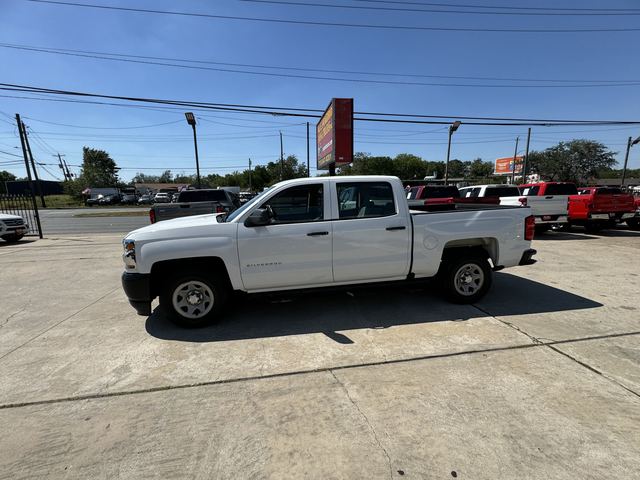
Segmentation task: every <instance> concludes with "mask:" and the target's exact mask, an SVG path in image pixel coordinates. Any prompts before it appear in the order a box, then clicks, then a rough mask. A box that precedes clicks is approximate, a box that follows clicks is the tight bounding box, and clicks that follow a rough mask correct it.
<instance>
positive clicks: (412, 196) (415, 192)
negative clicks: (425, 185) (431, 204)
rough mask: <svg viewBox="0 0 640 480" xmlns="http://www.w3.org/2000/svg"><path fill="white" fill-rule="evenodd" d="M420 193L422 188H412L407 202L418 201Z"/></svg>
mask: <svg viewBox="0 0 640 480" xmlns="http://www.w3.org/2000/svg"><path fill="white" fill-rule="evenodd" d="M419 191H420V187H411V190H409V193H407V200H416V199H417V198H418V192H419Z"/></svg>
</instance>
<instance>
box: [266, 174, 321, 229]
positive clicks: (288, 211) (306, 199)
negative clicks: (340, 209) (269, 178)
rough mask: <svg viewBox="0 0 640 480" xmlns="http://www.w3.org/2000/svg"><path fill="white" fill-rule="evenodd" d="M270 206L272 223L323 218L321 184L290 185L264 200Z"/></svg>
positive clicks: (312, 220) (313, 220)
mask: <svg viewBox="0 0 640 480" xmlns="http://www.w3.org/2000/svg"><path fill="white" fill-rule="evenodd" d="M267 205H268V206H270V207H271V209H272V210H273V214H274V222H273V223H302V222H316V221H320V220H323V219H324V214H323V208H322V207H323V198H322V184H318V185H300V186H298V187H290V188H287V189H286V190H283V191H282V192H280V193H278V194H276V195H274V196H273V197H271V198H270V199H269V200H267V201H266V202H264V203H263V204H262V205H261V206H260V208H264V207H266V206H267Z"/></svg>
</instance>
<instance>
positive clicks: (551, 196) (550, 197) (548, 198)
mask: <svg viewBox="0 0 640 480" xmlns="http://www.w3.org/2000/svg"><path fill="white" fill-rule="evenodd" d="M544 198H545V199H546V200H551V199H552V198H553V195H550V196H548V197H544Z"/></svg>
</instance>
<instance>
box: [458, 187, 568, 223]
mask: <svg viewBox="0 0 640 480" xmlns="http://www.w3.org/2000/svg"><path fill="white" fill-rule="evenodd" d="M538 189H539V187H537V188H534V186H533V185H521V186H520V187H517V186H515V185H475V186H473V187H464V188H461V189H460V196H461V197H462V198H492V197H499V198H500V205H510V206H514V207H530V208H531V215H533V216H534V217H535V219H536V230H538V231H546V230H548V229H549V228H551V227H552V226H562V225H564V224H566V223H567V222H568V208H569V201H568V199H569V196H568V195H567V193H566V191H563V190H560V189H558V192H556V193H555V194H554V193H550V194H548V195H538V194H537V192H538ZM573 189H574V190H575V186H574V187H573Z"/></svg>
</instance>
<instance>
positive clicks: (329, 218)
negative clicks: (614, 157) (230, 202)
mask: <svg viewBox="0 0 640 480" xmlns="http://www.w3.org/2000/svg"><path fill="white" fill-rule="evenodd" d="M534 226H535V224H534V218H533V216H531V215H530V210H529V208H522V207H517V208H516V207H503V206H499V205H495V206H494V205H483V206H479V205H456V208H455V209H454V210H447V211H444V212H417V211H411V210H409V206H408V204H407V200H406V192H405V190H404V188H403V186H402V182H401V181H400V179H398V178H397V177H388V176H353V177H347V176H344V177H320V178H304V179H295V180H287V181H284V182H281V183H278V184H276V185H274V186H273V187H271V188H270V189H269V190H267V191H265V192H263V193H262V194H260V195H259V196H257V197H255V198H253V199H252V200H251V201H249V202H247V203H246V204H245V205H243V206H242V207H241V208H239V209H238V210H236V211H234V212H232V213H231V214H229V215H224V214H210V215H200V216H195V217H186V218H179V219H175V220H168V221H165V222H159V223H156V224H153V225H148V226H146V227H143V228H141V229H138V230H135V231H133V232H131V233H129V234H128V235H127V236H126V237H125V238H124V239H123V248H124V252H123V260H124V264H125V271H124V273H123V274H122V285H123V288H124V291H125V293H126V295H127V297H128V298H129V302H130V303H131V305H132V306H133V307H134V308H135V309H136V311H137V312H138V314H140V315H150V314H151V302H152V300H153V299H154V298H156V297H159V298H160V307H161V309H162V310H164V311H165V312H167V313H168V314H169V316H170V318H171V319H172V320H173V321H174V322H175V323H177V324H178V325H181V326H185V327H197V326H202V325H205V324H207V323H210V322H212V321H214V320H217V319H218V318H219V317H220V316H221V313H222V308H223V307H224V304H225V302H226V301H227V300H228V299H229V298H230V294H231V293H232V292H234V291H240V292H246V293H259V292H273V291H282V290H293V289H310V288H320V287H336V286H346V285H354V284H363V283H374V282H397V281H400V282H402V281H405V282H410V281H414V280H416V279H424V278H428V277H434V276H438V277H439V282H438V283H439V285H440V286H441V287H442V288H443V289H444V291H445V294H446V295H447V297H448V298H449V299H450V300H451V301H453V302H457V303H472V302H475V301H477V300H479V299H480V298H481V297H482V296H483V295H484V294H485V293H486V292H487V290H488V289H489V287H490V286H491V282H492V272H493V271H494V270H500V269H502V268H505V267H513V266H516V265H529V264H532V263H534V262H535V260H534V259H533V258H532V257H533V255H535V253H536V252H535V250H533V249H531V239H532V238H533V233H534Z"/></svg>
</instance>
